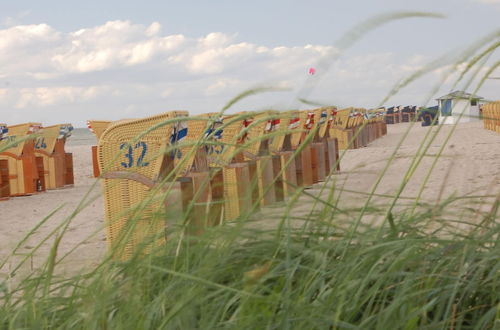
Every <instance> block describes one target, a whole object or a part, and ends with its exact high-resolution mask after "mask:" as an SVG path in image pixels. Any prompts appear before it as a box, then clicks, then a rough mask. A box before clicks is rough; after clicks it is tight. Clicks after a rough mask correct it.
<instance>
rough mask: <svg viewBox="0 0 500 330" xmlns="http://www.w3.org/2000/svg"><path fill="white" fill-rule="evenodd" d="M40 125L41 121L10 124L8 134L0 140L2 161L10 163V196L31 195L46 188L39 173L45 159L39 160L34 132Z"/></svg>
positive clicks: (0, 157) (0, 158)
mask: <svg viewBox="0 0 500 330" xmlns="http://www.w3.org/2000/svg"><path fill="white" fill-rule="evenodd" d="M40 127H41V125H40V124H39V123H26V124H19V125H14V126H9V127H8V135H7V136H3V139H2V140H1V141H0V150H2V151H1V152H0V161H1V160H4V161H5V160H6V161H7V164H8V165H7V166H8V172H9V190H10V196H22V195H30V194H33V193H35V192H37V191H42V190H43V188H44V187H43V184H42V181H41V179H40V173H39V172H40V171H41V172H42V174H43V160H42V159H41V158H40V159H39V160H38V162H37V157H36V156H35V151H34V149H35V148H34V147H35V143H34V136H35V135H33V134H35V133H37V132H38V131H39V129H40ZM31 136H33V137H31ZM40 163H41V164H40ZM4 164H5V162H4ZM40 167H41V170H39V168H40ZM2 181H3V180H2Z"/></svg>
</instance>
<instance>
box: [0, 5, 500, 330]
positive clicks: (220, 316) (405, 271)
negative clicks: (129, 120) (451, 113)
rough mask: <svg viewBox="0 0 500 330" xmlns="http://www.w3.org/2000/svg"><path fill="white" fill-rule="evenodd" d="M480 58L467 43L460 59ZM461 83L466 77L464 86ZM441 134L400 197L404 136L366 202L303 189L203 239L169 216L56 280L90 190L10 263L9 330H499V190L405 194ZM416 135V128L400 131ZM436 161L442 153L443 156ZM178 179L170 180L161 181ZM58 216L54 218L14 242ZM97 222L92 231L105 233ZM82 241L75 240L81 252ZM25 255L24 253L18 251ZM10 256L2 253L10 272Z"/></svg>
mask: <svg viewBox="0 0 500 330" xmlns="http://www.w3.org/2000/svg"><path fill="white" fill-rule="evenodd" d="M412 16H429V15H427V14H425V15H424V14H421V13H416V14H411V13H410V14H408V13H401V14H397V15H388V16H383V17H377V18H375V19H373V20H371V21H369V22H368V23H366V24H365V25H360V26H359V27H357V28H355V29H353V30H352V31H351V32H350V34H348V35H347V36H346V38H345V39H342V40H341V41H342V42H341V44H342V45H344V46H345V47H348V46H349V45H350V44H351V43H352V42H354V41H355V40H357V39H358V38H359V36H360V35H362V34H363V33H366V32H367V31H369V30H371V29H373V28H375V27H376V26H378V25H380V24H381V23H385V22H388V21H390V20H392V19H397V18H403V17H412ZM493 35H494V39H493V40H491V39H489V40H486V39H484V40H482V41H481V42H480V44H479V46H481V47H486V50H484V51H482V52H481V53H480V55H476V57H474V60H473V62H474V64H477V63H479V62H481V58H483V57H484V56H487V54H491V53H492V52H494V51H495V50H496V49H498V38H499V35H498V33H496V34H493ZM495 38H496V39H495ZM495 42H496V44H495ZM476 46H478V45H476ZM476 49H478V47H476ZM473 54H474V52H472V50H470V49H469V50H467V51H466V52H465V53H464V57H460V61H463V60H466V59H468V58H470V57H471V56H473ZM325 60H326V59H325ZM322 63H323V62H322ZM326 63H327V62H324V65H325V67H327V64H326ZM436 63H437V62H434V63H431V64H430V65H429V67H427V68H425V69H424V70H422V72H420V73H418V74H415V75H414V76H412V77H409V78H408V79H407V80H404V81H402V82H401V83H399V84H398V85H396V87H395V88H394V90H393V91H391V92H390V93H389V97H390V95H393V94H394V93H396V92H397V91H398V90H399V89H400V88H403V87H404V86H406V85H407V84H409V83H410V82H411V81H413V80H414V79H416V78H418V76H420V75H421V74H424V73H425V72H428V71H429V70H432V69H433V68H436V65H437V64H436ZM483 64H484V63H483ZM439 65H444V62H443V61H441V62H439ZM496 65H497V64H496ZM467 70H470V68H467ZM450 72H452V71H450ZM491 72H492V71H491V70H490V71H489V72H488V73H487V74H489V73H491ZM475 74H476V75H477V74H478V71H476V72H475ZM481 78H482V79H481V82H480V83H479V85H478V86H476V90H477V89H479V87H480V85H481V84H482V83H483V82H484V79H485V78H484V77H481ZM462 79H463V77H462V76H461V77H460V78H459V80H462ZM469 84H470V83H469ZM310 88H312V87H311V86H309V85H307V84H306V85H305V87H304V89H303V91H302V92H300V93H299V94H298V96H297V98H298V100H299V102H303V103H307V102H313V101H311V100H307V95H308V91H309V89H310ZM267 91H273V89H269V88H260V89H254V90H249V91H246V92H244V93H242V94H241V95H238V96H237V97H235V98H234V99H233V100H231V101H229V102H228V104H227V105H226V106H225V107H224V108H223V109H222V111H221V112H224V111H226V110H228V109H230V107H231V106H232V105H233V104H235V103H236V102H238V101H239V100H241V99H242V98H244V97H248V96H252V95H256V94H259V93H260V92H267ZM163 124H164V125H167V124H171V122H168V123H163ZM151 129H154V128H151ZM145 133H146V132H144V134H145ZM436 134H437V133H431V131H429V134H428V135H427V136H426V138H425V140H424V141H422V146H421V148H420V149H419V151H418V153H417V154H416V155H415V156H414V157H413V159H412V164H411V166H410V168H408V172H407V173H406V175H405V180H404V182H402V183H401V187H400V189H399V190H398V191H397V193H396V194H395V195H389V196H381V195H379V194H376V193H375V191H376V187H377V185H378V184H379V183H380V180H381V178H382V177H383V176H384V175H387V173H386V172H387V168H388V166H389V165H390V163H391V162H392V161H393V160H394V159H395V156H396V152H397V150H398V148H399V146H400V145H401V143H402V142H403V141H401V143H400V144H399V145H398V147H397V148H396V149H395V150H394V151H393V153H392V155H391V156H390V158H389V159H388V161H387V166H386V167H385V169H384V171H383V172H382V173H381V174H380V178H379V179H378V181H377V184H376V185H375V186H374V187H373V189H372V190H371V191H368V192H362V191H356V192H355V193H358V194H364V195H365V196H367V198H366V202H365V204H364V205H363V206H361V207H357V208H356V207H354V208H353V207H347V206H345V205H342V204H341V203H339V199H340V195H342V194H343V193H345V192H347V191H344V189H343V187H342V185H341V184H338V183H337V182H336V180H335V176H333V177H332V178H331V179H330V180H329V181H328V182H326V183H324V184H322V185H321V186H318V187H317V188H319V189H318V190H319V193H313V192H310V191H304V190H298V191H297V193H296V194H295V195H294V196H292V197H291V198H290V199H289V200H288V201H287V202H286V203H284V204H283V205H282V209H281V210H280V213H279V215H277V216H274V217H273V218H272V219H270V220H269V221H268V222H265V221H267V219H264V221H263V220H262V219H260V218H261V215H260V214H259V213H258V212H256V211H254V212H251V213H248V214H244V215H242V216H241V217H240V218H238V219H237V220H236V221H234V222H232V223H228V224H226V225H222V226H216V227H209V228H207V229H206V230H205V232H204V233H203V234H202V235H197V236H194V235H186V230H185V229H186V226H188V225H189V224H186V220H187V219H188V214H179V215H178V218H176V219H174V221H173V222H169V225H168V229H167V230H168V239H167V242H166V244H165V245H164V246H161V247H158V248H157V249H156V250H154V251H151V252H150V253H148V254H146V255H145V254H143V253H141V251H140V249H138V251H137V253H136V254H135V255H134V256H133V257H132V258H130V259H129V260H126V261H119V260H116V259H114V258H113V255H112V253H110V254H109V255H108V256H107V257H106V258H105V259H104V260H102V261H101V262H100V263H99V264H98V265H97V266H95V267H92V268H91V269H87V270H85V271H82V272H80V273H78V274H73V275H63V276H61V275H58V272H57V269H58V268H59V267H63V266H64V261H65V259H66V258H71V255H69V256H68V255H61V254H60V253H59V252H58V245H59V243H60V240H61V239H62V237H63V236H64V235H65V232H66V230H67V229H68V226H69V224H70V223H71V221H72V220H73V218H74V217H75V215H76V214H78V213H79V212H81V211H82V210H83V209H84V208H85V207H86V206H88V204H89V202H90V201H91V199H92V198H94V197H91V195H90V194H89V195H87V196H85V198H84V199H83V200H82V201H81V204H80V205H79V206H78V208H77V209H75V211H74V213H73V214H72V215H71V216H70V217H68V218H67V219H65V221H64V222H62V223H61V224H60V225H59V226H58V227H57V228H56V229H54V230H53V231H52V232H51V233H50V234H49V235H48V236H47V237H46V238H45V239H44V240H43V241H42V242H40V245H38V246H37V247H35V248H34V249H33V251H32V252H30V253H29V254H27V255H26V257H25V258H23V259H22V260H21V261H20V262H19V264H18V265H16V266H14V267H13V268H11V269H10V270H9V273H8V274H7V276H6V278H5V279H0V326H1V327H2V328H6V329H7V328H8V329H21V328H26V329H32V328H35V329H57V328H60V329H67V328H82V329H147V328H152V329H156V328H165V329H224V328H228V329H277V328H278V329H417V328H418V329H493V328H500V294H499V292H500V258H499V256H500V235H499V234H500V223H499V222H498V219H497V216H498V207H499V200H500V198H499V195H490V196H487V197H489V198H490V199H489V200H492V202H491V203H490V204H489V205H488V209H487V211H486V212H479V211H478V210H475V209H471V210H469V211H467V210H465V211H463V210H461V214H457V213H456V212H454V210H453V209H452V207H450V205H451V204H453V203H457V202H460V201H461V200H463V199H475V198H477V199H478V198H479V197H485V196H451V197H449V198H447V199H443V200H442V201H440V202H438V203H437V205H427V204H424V203H423V202H422V201H421V200H420V197H421V194H419V195H418V196H417V197H415V198H407V197H403V196H402V195H401V193H402V191H403V189H404V187H405V185H406V184H407V183H408V180H409V179H410V177H411V176H412V175H413V174H414V172H415V169H416V168H417V167H418V166H419V164H420V161H421V159H422V157H423V156H424V155H425V154H426V152H427V149H428V148H429V146H430V144H431V142H432V141H433V139H434V138H435V137H436ZM450 134H452V133H450ZM407 136H408V133H407V134H406V135H405V136H404V137H403V139H405V138H407ZM203 143H208V142H206V141H205V142H203V141H202V139H200V142H199V144H197V145H195V146H193V150H196V148H197V147H199V145H202V144H203ZM443 148H444V146H443ZM441 151H442V149H441ZM167 152H170V150H167ZM439 157H441V152H440V153H438V154H437V156H436V160H437V159H439ZM431 170H432V168H431ZM168 182H169V178H168V177H167V178H165V180H164V181H163V184H165V185H168ZM423 185H425V182H424V183H423ZM423 185H422V186H423ZM496 193H498V192H496ZM303 196H307V197H308V198H310V199H311V200H312V201H310V202H309V205H311V209H310V211H309V212H307V214H302V213H299V212H296V207H297V206H298V205H299V204H300V203H301V201H302V199H300V198H302V197H303ZM376 197H378V198H382V197H383V198H385V200H386V202H384V203H378V204H376V205H375V204H373V203H371V200H372V199H373V198H376ZM155 198H158V197H157V195H154V194H152V195H151V198H150V200H147V201H145V202H144V203H145V204H144V205H138V206H137V208H136V209H134V210H131V212H130V214H131V215H130V217H131V221H130V223H131V225H130V228H129V230H133V223H134V220H137V219H140V218H141V216H142V214H141V210H142V209H143V208H144V207H145V205H147V204H148V203H150V202H151V201H152V200H154V199H155ZM395 206H398V208H395ZM52 216H53V214H49V215H47V217H45V218H44V220H42V221H41V222H40V223H39V224H38V225H37V227H35V228H34V229H33V230H32V231H31V232H30V233H29V234H28V235H27V237H26V238H25V239H24V240H23V241H22V242H20V243H19V245H18V247H19V246H20V245H21V244H22V243H23V242H24V241H25V240H27V239H28V238H29V237H30V236H31V235H33V233H34V232H35V231H36V230H37V228H38V227H39V226H41V225H43V224H44V223H45V222H46V221H48V220H49V219H50V218H51V217H52ZM156 216H157V217H159V218H160V217H162V216H163V215H162V214H158V215H156ZM366 216H374V217H378V218H380V219H382V221H381V222H377V223H376V224H371V223H369V222H366V221H363V219H364V218H365V217H366ZM458 222H460V223H461V224H462V225H467V229H465V230H449V229H450V227H454V225H455V224H456V223H458ZM101 230H102V228H96V232H99V231H101ZM160 235H163V233H160ZM47 242H50V244H52V249H51V251H50V254H49V255H48V256H47V260H46V262H45V264H44V265H43V266H42V267H41V268H39V269H34V270H33V271H31V272H29V273H28V274H23V275H21V274H20V273H19V272H18V269H19V268H21V267H22V265H23V263H24V264H25V263H28V262H29V258H30V256H33V255H34V254H35V253H37V251H38V249H39V247H40V246H41V245H42V244H47ZM80 245H81V243H80V242H75V248H76V247H78V246H80ZM146 245H147V244H145V246H146ZM145 246H144V248H145ZM16 253H17V248H16V250H14V251H13V252H12V253H11V255H10V257H9V258H12V257H13V256H14V255H16ZM9 258H8V259H6V260H0V269H2V267H3V266H4V265H6V263H7V262H8V261H9Z"/></svg>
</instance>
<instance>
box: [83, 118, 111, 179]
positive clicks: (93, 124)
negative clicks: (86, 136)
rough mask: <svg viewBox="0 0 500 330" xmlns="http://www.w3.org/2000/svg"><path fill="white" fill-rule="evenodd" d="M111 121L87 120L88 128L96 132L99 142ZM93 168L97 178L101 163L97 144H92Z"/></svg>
mask: <svg viewBox="0 0 500 330" xmlns="http://www.w3.org/2000/svg"><path fill="white" fill-rule="evenodd" d="M111 123H112V122H111V121H107V120H87V128H88V129H89V130H90V131H91V132H92V133H94V135H95V137H96V139H97V143H99V139H100V137H101V135H102V134H103V133H104V131H105V130H106V128H108V126H109V125H110V124H111ZM97 143H96V144H97ZM92 169H93V174H94V178H97V177H98V176H99V165H98V164H97V145H95V146H92Z"/></svg>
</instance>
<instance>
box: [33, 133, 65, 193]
mask: <svg viewBox="0 0 500 330" xmlns="http://www.w3.org/2000/svg"><path fill="white" fill-rule="evenodd" d="M72 130H73V126H72V125H71V124H59V125H53V126H48V127H43V128H42V129H41V130H40V134H39V136H38V137H37V138H36V140H35V154H36V155H37V156H40V157H42V159H43V167H44V183H45V186H46V188H47V189H57V188H62V187H64V186H65V185H72V184H73V183H74V176H73V155H72V154H71V153H66V152H65V150H64V145H65V142H66V139H67V138H68V137H69V136H70V135H71V131H72Z"/></svg>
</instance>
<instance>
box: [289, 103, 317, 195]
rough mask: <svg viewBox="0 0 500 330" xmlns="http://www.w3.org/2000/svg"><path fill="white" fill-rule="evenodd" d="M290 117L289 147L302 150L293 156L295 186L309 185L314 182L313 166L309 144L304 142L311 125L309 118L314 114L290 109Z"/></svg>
mask: <svg viewBox="0 0 500 330" xmlns="http://www.w3.org/2000/svg"><path fill="white" fill-rule="evenodd" d="M289 113H290V115H291V116H292V117H291V120H290V125H289V128H290V129H291V133H290V147H291V150H293V151H294V153H295V152H296V150H297V149H299V147H300V148H302V150H301V151H300V152H299V153H298V154H297V155H296V156H295V169H296V173H297V186H300V187H310V186H312V185H313V184H314V176H313V167H312V159H311V152H312V151H311V144H310V143H308V144H305V140H306V138H307V136H308V133H309V128H308V126H310V125H311V126H312V122H311V118H313V117H314V114H309V111H293V110H292V111H290V112H289Z"/></svg>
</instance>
